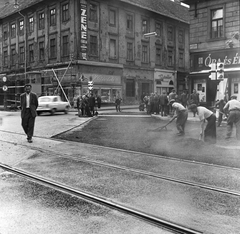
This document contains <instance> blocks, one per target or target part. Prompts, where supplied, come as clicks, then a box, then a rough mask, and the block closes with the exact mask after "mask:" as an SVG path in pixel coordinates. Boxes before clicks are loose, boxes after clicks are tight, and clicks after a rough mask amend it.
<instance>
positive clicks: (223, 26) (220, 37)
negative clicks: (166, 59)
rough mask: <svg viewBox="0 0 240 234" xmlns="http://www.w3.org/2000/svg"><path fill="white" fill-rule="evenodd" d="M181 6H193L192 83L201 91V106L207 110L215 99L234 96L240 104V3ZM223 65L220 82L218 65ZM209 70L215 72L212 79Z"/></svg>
mask: <svg viewBox="0 0 240 234" xmlns="http://www.w3.org/2000/svg"><path fill="white" fill-rule="evenodd" d="M182 2H184V3H186V4H188V5H189V6H190V8H189V10H190V57H191V68H190V69H191V72H190V75H189V79H190V82H191V84H192V88H195V89H196V90H197V91H198V93H199V94H200V96H201V99H202V102H203V103H206V104H207V105H208V106H211V105H212V104H213V102H214V101H215V100H216V99H218V98H221V97H224V96H226V97H229V95H231V94H236V95H237V96H238V100H240V51H239V48H240V47H239V38H240V36H239V33H240V13H239V12H240V10H239V8H240V1H239V0H209V1H206V0H183V1H182ZM220 63H224V75H223V76H224V78H225V79H223V80H222V79H218V78H219V77H218V72H215V71H216V70H218V65H217V67H215V66H216V64H220ZM211 64H212V65H211ZM209 65H210V66H212V67H211V68H210V67H209ZM216 68H217V69H216ZM210 70H213V71H214V72H212V75H211V76H209V73H208V71H210ZM217 91H218V92H217Z"/></svg>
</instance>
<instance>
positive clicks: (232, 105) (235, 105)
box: [223, 99, 240, 111]
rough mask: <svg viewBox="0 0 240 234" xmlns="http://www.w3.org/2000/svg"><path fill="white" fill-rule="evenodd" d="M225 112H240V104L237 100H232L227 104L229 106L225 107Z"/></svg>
mask: <svg viewBox="0 0 240 234" xmlns="http://www.w3.org/2000/svg"><path fill="white" fill-rule="evenodd" d="M223 109H224V110H227V109H228V110H229V111H230V110H233V109H239V110H240V102H239V101H238V100H237V99H232V100H230V101H228V102H227V104H226V105H225V106H224V107H223Z"/></svg>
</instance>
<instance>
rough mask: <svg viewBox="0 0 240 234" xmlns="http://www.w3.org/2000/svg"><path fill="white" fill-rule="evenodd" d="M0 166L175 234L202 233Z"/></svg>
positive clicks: (36, 176)
mask: <svg viewBox="0 0 240 234" xmlns="http://www.w3.org/2000/svg"><path fill="white" fill-rule="evenodd" d="M0 168H2V169H4V170H7V171H10V172H11V173H13V174H15V175H18V176H20V177H23V178H25V179H27V180H30V181H32V182H35V183H38V184H41V185H44V186H46V187H49V188H52V189H55V190H58V191H61V192H64V193H65V194H69V195H71V196H76V197H78V198H79V197H81V198H83V199H85V200H88V201H91V202H94V203H97V204H101V205H103V206H105V207H109V208H111V209H115V210H118V211H120V212H122V213H126V214H128V215H131V216H134V217H136V218H138V219H141V220H144V221H145V222H148V223H151V224H153V225H155V226H158V227H161V228H164V229H167V230H169V231H172V232H174V233H177V234H202V233H203V232H201V231H197V230H194V229H192V228H189V227H184V226H181V225H179V224H176V223H173V222H170V221H167V220H164V219H161V218H159V217H157V216H154V215H151V214H148V213H146V212H143V211H141V210H138V209H134V208H132V207H128V206H126V205H122V204H120V203H117V202H114V201H111V200H110V199H107V198H105V197H100V196H96V195H94V194H91V193H87V192H84V191H81V190H77V189H75V188H72V187H70V186H67V185H65V184H62V183H58V182H56V181H53V180H49V179H46V178H44V177H41V176H38V175H35V174H32V173H29V172H26V171H24V170H20V169H17V168H13V167H10V166H8V165H5V164H2V163H0Z"/></svg>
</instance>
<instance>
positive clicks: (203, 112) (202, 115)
mask: <svg viewBox="0 0 240 234" xmlns="http://www.w3.org/2000/svg"><path fill="white" fill-rule="evenodd" d="M197 110H198V117H199V119H200V121H202V120H204V119H207V118H208V117H210V116H211V115H212V114H213V112H212V111H210V110H208V109H207V108H206V107H203V106H198V107H197Z"/></svg>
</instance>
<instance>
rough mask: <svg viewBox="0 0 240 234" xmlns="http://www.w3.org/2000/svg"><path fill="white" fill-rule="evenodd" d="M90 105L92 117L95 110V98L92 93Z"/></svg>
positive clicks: (89, 99) (89, 100)
mask: <svg viewBox="0 0 240 234" xmlns="http://www.w3.org/2000/svg"><path fill="white" fill-rule="evenodd" d="M88 103H89V111H90V113H91V115H92V116H94V111H95V110H94V108H95V103H96V100H95V97H94V96H93V93H92V92H91V93H90V97H89V98H88Z"/></svg>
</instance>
